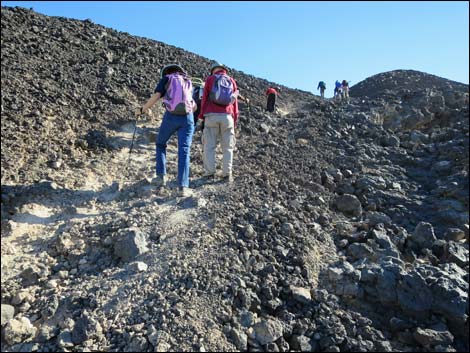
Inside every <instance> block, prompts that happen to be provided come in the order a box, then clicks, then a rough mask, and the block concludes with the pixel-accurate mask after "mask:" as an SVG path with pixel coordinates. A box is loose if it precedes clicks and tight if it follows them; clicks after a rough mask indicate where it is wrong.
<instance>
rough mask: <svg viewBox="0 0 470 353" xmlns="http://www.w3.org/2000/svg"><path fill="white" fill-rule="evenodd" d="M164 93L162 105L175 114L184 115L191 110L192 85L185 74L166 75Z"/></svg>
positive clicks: (192, 102)
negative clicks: (166, 80)
mask: <svg viewBox="0 0 470 353" xmlns="http://www.w3.org/2000/svg"><path fill="white" fill-rule="evenodd" d="M167 77H168V83H167V84H166V86H165V88H166V94H165V97H163V105H164V106H165V108H166V110H167V111H168V112H170V113H172V114H175V115H186V114H189V113H192V112H193V107H194V104H195V103H194V100H193V97H192V93H193V85H192V83H191V80H189V79H188V78H187V77H186V76H184V75H182V74H179V73H174V74H171V75H167Z"/></svg>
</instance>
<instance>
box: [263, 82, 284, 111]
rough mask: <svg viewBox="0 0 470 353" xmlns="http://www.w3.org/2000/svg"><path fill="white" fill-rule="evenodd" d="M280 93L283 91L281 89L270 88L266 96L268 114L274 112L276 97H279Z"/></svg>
mask: <svg viewBox="0 0 470 353" xmlns="http://www.w3.org/2000/svg"><path fill="white" fill-rule="evenodd" d="M280 92H281V90H280V88H279V87H276V88H273V87H269V88H268V90H267V91H266V96H268V101H267V102H266V110H267V111H268V112H270V113H272V112H274V109H275V106H276V96H277V95H279V93H280Z"/></svg>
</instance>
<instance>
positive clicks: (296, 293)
mask: <svg viewBox="0 0 470 353" xmlns="http://www.w3.org/2000/svg"><path fill="white" fill-rule="evenodd" d="M290 290H291V292H292V297H293V298H294V300H296V301H298V302H299V303H302V304H308V303H310V302H311V301H312V296H311V295H310V290H309V289H307V288H302V287H295V286H290Z"/></svg>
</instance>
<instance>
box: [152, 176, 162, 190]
mask: <svg viewBox="0 0 470 353" xmlns="http://www.w3.org/2000/svg"><path fill="white" fill-rule="evenodd" d="M151 184H152V185H155V186H156V187H157V188H161V187H165V186H166V175H165V174H157V176H156V177H155V178H153V179H152V182H151Z"/></svg>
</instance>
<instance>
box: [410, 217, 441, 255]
mask: <svg viewBox="0 0 470 353" xmlns="http://www.w3.org/2000/svg"><path fill="white" fill-rule="evenodd" d="M436 240H437V238H436V236H435V235H434V228H433V227H432V225H431V224H430V223H427V222H420V223H419V224H418V225H417V226H416V228H415V230H414V232H413V234H411V237H410V241H411V243H412V246H413V247H414V248H415V249H416V250H418V249H419V250H420V249H422V248H425V249H431V248H432V245H433V243H434V242H435V241H436Z"/></svg>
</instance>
